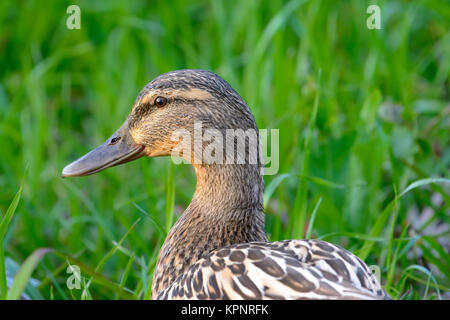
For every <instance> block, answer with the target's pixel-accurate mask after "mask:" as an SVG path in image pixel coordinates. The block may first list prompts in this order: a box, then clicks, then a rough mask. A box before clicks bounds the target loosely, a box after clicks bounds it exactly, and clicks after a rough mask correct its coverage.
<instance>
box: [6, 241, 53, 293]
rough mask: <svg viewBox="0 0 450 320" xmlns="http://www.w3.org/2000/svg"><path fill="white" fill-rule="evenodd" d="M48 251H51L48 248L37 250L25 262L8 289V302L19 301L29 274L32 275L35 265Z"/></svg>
mask: <svg viewBox="0 0 450 320" xmlns="http://www.w3.org/2000/svg"><path fill="white" fill-rule="evenodd" d="M50 251H52V250H51V249H48V248H42V249H37V250H36V251H34V252H33V253H32V254H31V255H30V256H29V257H28V258H27V259H26V260H25V262H24V263H23V265H22V266H21V267H20V269H19V271H18V272H17V274H16V276H15V277H14V281H13V284H12V285H11V288H10V289H9V292H8V295H7V296H6V299H8V300H17V299H20V295H21V294H22V293H23V291H24V290H25V287H26V286H27V283H28V280H29V279H30V277H31V274H32V273H33V271H34V269H35V268H36V266H37V264H38V263H39V261H41V259H42V258H43V257H44V255H45V254H46V253H48V252H50Z"/></svg>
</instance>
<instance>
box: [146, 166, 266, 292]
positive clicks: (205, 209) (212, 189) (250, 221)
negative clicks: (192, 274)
mask: <svg viewBox="0 0 450 320" xmlns="http://www.w3.org/2000/svg"><path fill="white" fill-rule="evenodd" d="M194 169H195V172H196V175H197V187H196V191H195V193H194V196H193V199H192V201H191V203H190V204H189V206H188V208H187V209H186V210H185V211H184V213H183V214H182V215H181V217H180V218H179V219H178V221H177V222H176V223H175V225H174V226H173V228H172V229H171V230H170V232H169V234H168V236H167V238H166V240H165V241H164V244H163V246H162V248H161V251H160V253H159V257H158V262H157V264H156V268H155V274H154V277H153V287H152V296H153V297H156V296H157V295H158V293H159V292H161V291H163V290H164V289H165V288H167V287H169V286H170V285H171V284H172V282H173V281H174V280H175V279H176V278H177V277H178V276H179V275H181V274H183V273H184V272H185V271H186V270H187V268H188V267H189V266H190V265H191V264H193V263H194V262H196V261H197V260H198V259H200V258H201V257H202V256H204V255H206V254H207V253H209V252H211V251H212V250H214V249H217V248H221V247H224V246H228V245H232V244H236V243H245V242H251V241H267V237H266V234H265V231H264V210H263V191H264V180H263V177H262V175H261V172H260V167H259V166H258V165H251V164H232V165H231V164H221V165H218V164H214V165H204V164H202V165H194Z"/></svg>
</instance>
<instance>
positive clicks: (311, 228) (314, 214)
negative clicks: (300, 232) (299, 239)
mask: <svg viewBox="0 0 450 320" xmlns="http://www.w3.org/2000/svg"><path fill="white" fill-rule="evenodd" d="M321 203H322V197H321V198H319V201H317V204H316V207H315V208H314V211H313V213H312V214H311V219H310V220H309V225H308V230H307V231H306V239H310V238H311V234H312V230H313V225H314V220H315V218H316V213H317V209H319V206H320V204H321Z"/></svg>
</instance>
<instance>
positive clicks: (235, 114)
mask: <svg viewBox="0 0 450 320" xmlns="http://www.w3.org/2000/svg"><path fill="white" fill-rule="evenodd" d="M200 121H201V123H202V124H203V127H208V128H214V129H216V131H219V132H222V133H224V132H225V131H226V129H243V130H248V129H252V130H254V131H256V132H257V126H256V123H255V120H254V118H253V115H252V113H251V112H250V109H249V108H248V106H247V104H246V103H245V102H244V100H243V99H242V98H241V97H240V96H239V95H238V94H237V93H236V92H235V91H234V90H233V88H232V87H231V86H230V85H229V84H228V83H227V82H226V81H225V80H223V79H222V78H220V77H219V76H217V75H215V74H214V73H212V72H208V71H202V70H180V71H173V72H169V73H166V74H163V75H161V76H159V77H157V78H156V79H154V80H153V81H152V82H150V83H149V84H148V85H147V86H145V88H144V89H143V90H142V91H141V93H140V94H139V96H138V98H137V99H136V101H135V103H134V105H133V108H132V110H131V114H130V115H129V116H128V119H127V120H126V121H125V123H124V124H123V125H122V126H121V127H120V128H119V130H117V132H115V133H114V134H113V135H112V136H111V137H110V138H109V139H108V140H107V141H106V142H105V143H104V144H103V145H101V146H100V147H98V148H96V149H94V150H92V151H91V152H89V153H88V154H86V155H85V156H83V157H81V158H80V159H78V160H76V161H75V162H73V163H71V164H69V165H68V166H66V167H65V168H64V170H63V172H62V176H63V177H70V176H85V175H90V174H93V173H95V172H98V171H101V170H104V169H106V168H109V167H112V166H115V165H118V164H121V163H125V162H128V161H131V160H134V159H137V158H140V157H142V156H148V157H156V156H167V155H171V153H172V151H173V150H174V149H175V148H176V147H177V146H178V141H179V140H177V139H173V137H172V136H173V134H174V132H175V131H177V130H178V129H182V130H184V132H188V133H190V134H191V133H193V134H194V135H195V132H194V129H195V128H194V127H195V123H197V122H200ZM256 144H257V146H258V147H259V139H257V142H256ZM191 148H192V149H184V150H185V151H186V150H187V151H186V152H181V153H180V156H181V157H183V158H185V159H186V160H189V161H190V162H191V163H192V164H193V166H194V169H195V173H196V175H197V186H196V190H195V193H194V196H193V199H192V201H191V203H190V204H189V206H188V207H187V209H186V211H184V213H183V214H182V215H181V217H180V218H179V219H178V221H177V222H176V223H175V225H174V226H173V228H172V229H171V230H170V233H169V234H168V236H167V238H166V240H165V241H164V245H163V246H162V248H161V251H160V253H159V257H158V262H157V264H156V269H155V273H154V276H153V286H152V298H155V299H389V298H390V297H389V296H388V295H387V293H386V292H385V291H384V290H383V289H382V288H381V286H380V284H379V283H378V282H377V280H376V279H375V277H374V276H373V275H372V272H371V271H370V270H369V268H368V267H367V265H366V264H364V262H362V261H361V260H360V259H359V258H358V257H356V256H355V255H353V254H352V253H350V252H348V251H347V250H344V249H342V248H341V247H339V246H336V245H333V244H330V243H327V242H324V241H319V240H284V241H278V242H268V240H267V237H266V233H265V231H264V209H263V190H264V181H263V177H262V171H261V168H262V164H261V163H262V161H259V159H260V153H258V161H256V162H254V161H253V162H252V161H250V160H251V157H250V156H249V155H248V150H250V147H249V148H245V152H244V153H245V156H244V159H245V160H244V161H241V162H240V163H237V164H236V163H234V164H232V163H228V162H227V163H224V162H222V163H211V162H206V161H196V160H197V159H201V157H200V158H198V156H199V154H200V155H201V152H202V151H204V150H205V145H204V143H202V144H201V146H200V148H196V147H195V144H194V146H193V147H191ZM233 150H234V149H233ZM190 151H192V153H191V152H190ZM233 154H234V151H233Z"/></svg>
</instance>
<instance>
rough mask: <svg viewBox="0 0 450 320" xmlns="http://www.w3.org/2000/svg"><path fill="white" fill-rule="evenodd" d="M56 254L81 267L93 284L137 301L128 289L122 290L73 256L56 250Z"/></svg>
mask: <svg viewBox="0 0 450 320" xmlns="http://www.w3.org/2000/svg"><path fill="white" fill-rule="evenodd" d="M54 254H55V255H57V256H58V257H60V258H62V259H64V260H68V261H69V262H70V264H72V265H77V266H78V267H80V269H81V270H83V271H84V272H86V273H87V274H88V275H90V276H91V277H92V281H93V282H96V283H98V284H100V285H102V286H103V287H105V288H107V289H109V290H111V291H113V292H114V293H117V294H118V295H119V296H120V297H121V298H123V299H126V300H133V299H135V298H134V295H133V294H132V292H130V291H128V290H127V289H123V288H120V287H119V286H118V285H117V284H115V283H114V282H112V281H111V280H110V279H108V278H106V277H105V276H104V275H103V274H101V273H98V272H96V271H95V270H94V269H92V268H90V267H88V266H86V265H85V264H84V263H83V262H81V261H80V260H78V259H76V258H73V257H71V256H68V255H66V254H65V253H63V252H60V251H56V250H55V251H54Z"/></svg>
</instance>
